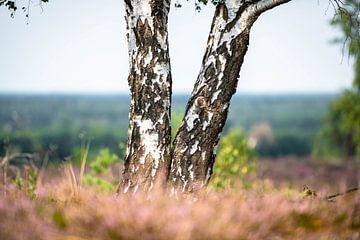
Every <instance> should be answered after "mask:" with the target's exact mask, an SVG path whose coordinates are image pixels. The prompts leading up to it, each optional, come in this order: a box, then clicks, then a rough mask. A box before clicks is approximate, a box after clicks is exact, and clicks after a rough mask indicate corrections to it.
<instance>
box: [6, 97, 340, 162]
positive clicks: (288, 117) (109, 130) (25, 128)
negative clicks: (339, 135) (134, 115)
mask: <svg viewBox="0 0 360 240" xmlns="http://www.w3.org/2000/svg"><path fill="white" fill-rule="evenodd" d="M187 97H188V96H185V95H174V97H173V101H172V103H173V106H172V110H173V116H172V136H174V135H175V132H176V129H177V126H179V125H180V123H181V120H182V116H183V113H184V106H185V105H186V101H187ZM335 97H336V96H335V95H297V96H290V95H272V96H264V95H263V96H261V95H259V96H253V95H242V96H235V97H234V98H233V100H232V104H231V111H230V113H229V118H228V121H227V124H226V125H225V131H228V130H229V129H230V128H236V127H241V128H242V129H243V130H244V132H246V133H248V132H251V129H252V128H253V127H254V126H256V125H258V124H259V123H267V124H268V125H269V126H270V128H271V130H272V133H273V135H274V140H275V142H277V141H278V140H279V138H280V137H281V138H283V136H293V137H294V138H298V142H302V144H301V146H305V145H306V143H308V144H310V145H311V143H312V142H313V141H314V139H313V138H314V136H315V133H316V132H317V131H318V130H319V129H320V128H321V127H322V125H323V121H322V117H323V115H324V114H325V113H326V112H327V109H328V106H329V104H330V102H331V101H332V100H333V99H335ZM128 104H129V98H128V96H124V95H120V96H96V97H95V96H71V95H70V96H56V95H55V96H53V95H52V96H41V95H28V96H20V95H0V155H4V154H5V152H4V143H3V140H4V139H6V138H8V137H9V139H10V145H11V147H12V149H14V151H16V152H29V153H31V152H37V153H45V152H46V151H47V150H48V148H49V146H54V147H55V148H56V150H54V153H53V154H52V156H51V159H50V163H54V162H60V161H61V160H63V159H64V158H65V157H68V156H70V155H71V156H72V159H73V161H75V162H77V163H78V162H79V161H77V160H79V159H80V155H81V154H80V152H81V151H80V150H81V149H80V148H79V133H81V132H86V133H87V135H88V136H92V137H93V138H92V139H91V149H90V152H89V159H95V157H96V155H97V154H98V152H99V151H100V149H102V148H104V147H107V148H109V149H110V151H111V152H116V153H118V152H119V143H121V142H123V143H124V142H126V139H127V126H128V122H127V121H128V118H127V116H128V111H129V109H128ZM309 106H311V108H309ZM239 112H241V113H242V114H238V113H239ZM174 113H175V114H174ZM284 142H285V140H284V141H281V142H279V143H278V144H276V145H277V147H276V148H273V150H274V151H276V150H277V149H284V147H283V146H281V144H283V143H284ZM76 148H77V149H76ZM303 150H306V148H303ZM124 152H125V150H124V148H122V149H120V152H119V157H120V159H123V157H122V156H123V155H124ZM302 152H303V153H304V154H305V152H304V151H302ZM274 154H276V155H279V153H274ZM291 154H296V153H295V152H294V151H293V152H292V153H291ZM307 154H308V153H307Z"/></svg>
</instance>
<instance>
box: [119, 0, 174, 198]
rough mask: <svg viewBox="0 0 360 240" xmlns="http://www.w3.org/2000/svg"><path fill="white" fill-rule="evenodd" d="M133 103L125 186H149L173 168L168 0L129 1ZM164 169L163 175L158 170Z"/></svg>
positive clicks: (130, 72)
mask: <svg viewBox="0 0 360 240" xmlns="http://www.w3.org/2000/svg"><path fill="white" fill-rule="evenodd" d="M125 6H126V22H127V39H128V44H129V59H130V63H129V69H130V70H129V77H128V82H129V86H130V91H131V106H130V112H129V130H128V144H127V150H126V156H125V166H124V171H123V176H122V182H121V186H120V187H121V188H122V191H124V192H128V191H129V190H131V191H134V192H136V191H138V190H141V191H149V190H151V189H152V188H153V186H154V184H155V182H157V181H163V180H165V176H166V175H167V174H168V173H167V172H168V169H169V167H170V145H171V144H170V143H171V127H170V110H171V106H170V105H171V84H172V82H171V81H172V80H171V73H170V59H169V50H168V49H169V48H168V32H167V22H168V13H169V7H170V0H125ZM160 172H161V173H162V174H159V173H160Z"/></svg>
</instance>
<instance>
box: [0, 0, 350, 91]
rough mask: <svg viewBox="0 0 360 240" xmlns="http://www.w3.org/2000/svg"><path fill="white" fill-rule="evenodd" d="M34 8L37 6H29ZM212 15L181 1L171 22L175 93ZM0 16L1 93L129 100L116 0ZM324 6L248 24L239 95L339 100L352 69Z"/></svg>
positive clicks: (53, 4)
mask: <svg viewBox="0 0 360 240" xmlns="http://www.w3.org/2000/svg"><path fill="white" fill-rule="evenodd" d="M34 2H36V1H34ZM213 12H214V7H212V6H209V7H205V8H203V10H202V11H201V12H200V13H197V12H196V11H195V8H194V4H193V2H192V1H191V0H190V1H189V2H186V1H183V7H182V8H180V9H177V8H174V6H173V5H172V9H171V11H170V17H169V44H170V57H171V68H172V76H173V91H174V92H175V93H189V92H190V91H191V89H192V87H193V84H194V82H195V80H196V77H197V74H198V73H199V70H200V65H201V60H202V55H203V54H204V51H205V48H206V41H207V37H208V33H209V30H210V25H211V20H212V16H213ZM9 15H10V14H9V11H7V10H6V9H5V8H2V9H0V92H2V93H14V92H15V93H46V94H48V93H101V94H103V93H105V94H106V93H128V92H129V90H128V85H127V74H128V53H127V42H126V35H125V34H126V30H125V19H124V6H123V1H121V0H76V1H74V0H61V1H55V0H50V2H49V3H47V4H44V7H43V11H42V10H41V8H40V7H39V6H37V5H34V6H33V7H32V8H31V12H30V19H29V24H26V22H27V20H26V19H25V16H24V14H23V13H21V11H18V12H17V13H16V15H15V18H10V16H9ZM331 17H332V9H331V6H330V7H329V6H328V1H327V0H318V1H309V0H293V1H292V2H290V3H288V4H285V5H283V6H280V7H278V8H275V9H272V10H270V11H268V12H266V13H265V14H263V15H262V16H261V17H260V18H259V19H258V21H257V22H256V23H255V24H254V26H253V29H252V32H251V36H250V46H249V50H248V53H247V55H246V57H245V62H244V64H243V66H242V69H241V72H240V80H239V85H238V92H239V93H255V94H262V93H270V94H271V93H286V94H287V93H337V92H340V91H341V90H343V89H344V88H346V87H349V86H351V82H352V78H353V70H352V64H351V61H349V60H348V58H347V57H346V56H343V53H342V50H341V46H339V45H334V44H331V40H332V39H334V37H336V36H339V35H340V31H339V30H337V29H334V28H333V27H331V26H330V25H329V21H330V19H331Z"/></svg>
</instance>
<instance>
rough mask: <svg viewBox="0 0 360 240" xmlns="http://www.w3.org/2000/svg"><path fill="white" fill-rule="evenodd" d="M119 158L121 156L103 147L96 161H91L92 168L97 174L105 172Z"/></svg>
mask: <svg viewBox="0 0 360 240" xmlns="http://www.w3.org/2000/svg"><path fill="white" fill-rule="evenodd" d="M118 160H119V157H118V156H117V155H116V154H114V153H110V150H109V149H108V148H104V149H101V150H100V152H99V155H98V156H97V157H96V159H95V161H93V162H91V163H90V167H91V170H92V171H93V172H94V173H95V174H104V173H106V172H107V171H108V170H109V166H110V165H111V164H113V163H115V162H117V161H118Z"/></svg>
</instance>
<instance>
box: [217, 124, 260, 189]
mask: <svg viewBox="0 0 360 240" xmlns="http://www.w3.org/2000/svg"><path fill="white" fill-rule="evenodd" d="M256 166H257V164H256V160H255V158H254V154H253V152H252V150H251V149H250V148H249V147H248V144H247V139H246V138H245V136H244V135H243V133H242V132H241V131H240V130H238V129H233V130H231V131H230V132H229V133H228V134H227V135H225V136H224V137H222V139H221V141H220V145H219V150H218V153H217V157H216V161H215V166H214V170H213V171H214V172H213V176H212V178H211V182H210V184H211V185H212V186H214V187H216V188H220V189H223V188H229V187H230V188H231V187H234V185H235V183H238V182H239V180H240V181H241V183H242V184H243V185H244V186H245V187H249V186H250V185H251V181H250V177H251V176H252V175H254V173H255V170H256Z"/></svg>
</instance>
